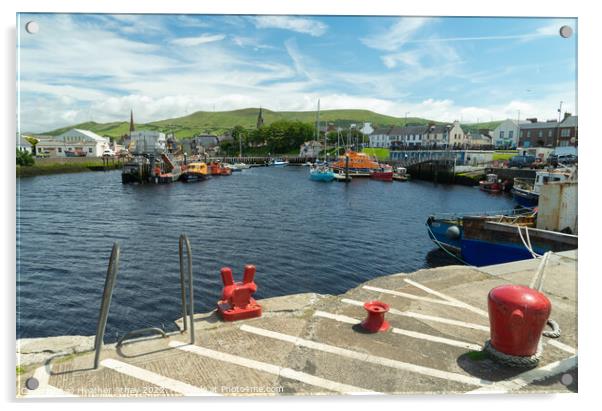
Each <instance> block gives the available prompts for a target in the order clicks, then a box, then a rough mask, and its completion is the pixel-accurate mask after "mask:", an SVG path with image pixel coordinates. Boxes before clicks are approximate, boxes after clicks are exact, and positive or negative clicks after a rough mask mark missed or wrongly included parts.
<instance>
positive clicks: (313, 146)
mask: <svg viewBox="0 0 602 411" xmlns="http://www.w3.org/2000/svg"><path fill="white" fill-rule="evenodd" d="M321 151H322V143H320V142H319V141H316V140H311V141H306V142H305V143H303V144H301V147H300V148H299V157H308V158H317V157H318V156H319V155H320V152H321Z"/></svg>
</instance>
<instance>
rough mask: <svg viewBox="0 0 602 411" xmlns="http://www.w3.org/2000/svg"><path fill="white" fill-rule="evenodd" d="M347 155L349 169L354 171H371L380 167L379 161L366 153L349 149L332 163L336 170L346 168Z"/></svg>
mask: <svg viewBox="0 0 602 411" xmlns="http://www.w3.org/2000/svg"><path fill="white" fill-rule="evenodd" d="M346 157H348V158H349V171H350V172H352V173H369V172H371V171H374V170H378V169H380V165H379V164H378V162H376V161H374V160H372V159H371V158H370V156H368V155H367V154H366V153H358V152H356V151H351V150H350V151H347V152H346V153H345V155H343V156H340V157H339V159H338V160H337V161H335V162H334V163H333V164H332V168H333V169H334V170H337V171H338V170H345V163H346Z"/></svg>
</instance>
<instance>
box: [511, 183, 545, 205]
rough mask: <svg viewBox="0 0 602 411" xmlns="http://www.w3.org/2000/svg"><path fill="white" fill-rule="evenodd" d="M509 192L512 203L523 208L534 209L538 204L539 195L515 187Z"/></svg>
mask: <svg viewBox="0 0 602 411" xmlns="http://www.w3.org/2000/svg"><path fill="white" fill-rule="evenodd" d="M511 192H512V197H513V198H514V201H516V203H517V204H519V205H521V206H523V207H535V206H537V204H538V203H539V194H536V193H533V192H531V191H526V190H522V189H520V188H516V187H515V188H513V189H512V191H511Z"/></svg>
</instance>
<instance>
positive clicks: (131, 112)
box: [130, 110, 136, 133]
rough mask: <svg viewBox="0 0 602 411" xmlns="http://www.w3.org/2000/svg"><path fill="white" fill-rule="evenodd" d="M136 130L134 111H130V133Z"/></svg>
mask: <svg viewBox="0 0 602 411" xmlns="http://www.w3.org/2000/svg"><path fill="white" fill-rule="evenodd" d="M135 130H136V128H135V127H134V110H130V133H131V132H132V131H135Z"/></svg>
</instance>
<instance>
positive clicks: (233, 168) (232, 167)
mask: <svg viewBox="0 0 602 411" xmlns="http://www.w3.org/2000/svg"><path fill="white" fill-rule="evenodd" d="M222 165H223V166H224V167H225V168H229V169H230V170H231V171H232V172H233V173H234V172H240V171H242V169H241V168H238V167H236V165H234V164H230V163H224V164H222Z"/></svg>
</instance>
